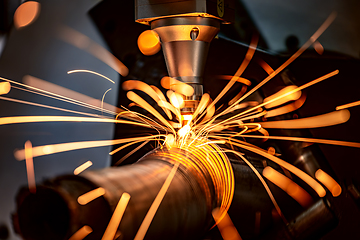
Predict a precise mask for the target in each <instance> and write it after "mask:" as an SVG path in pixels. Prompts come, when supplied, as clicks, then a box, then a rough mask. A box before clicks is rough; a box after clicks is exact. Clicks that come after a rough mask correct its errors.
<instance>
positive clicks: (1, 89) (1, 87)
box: [0, 82, 11, 95]
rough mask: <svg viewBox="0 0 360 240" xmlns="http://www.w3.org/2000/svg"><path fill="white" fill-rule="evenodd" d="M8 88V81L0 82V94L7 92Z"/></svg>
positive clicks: (9, 87)
mask: <svg viewBox="0 0 360 240" xmlns="http://www.w3.org/2000/svg"><path fill="white" fill-rule="evenodd" d="M10 89H11V85H10V83H9V82H1V83H0V95H2V94H7V93H9V92H10Z"/></svg>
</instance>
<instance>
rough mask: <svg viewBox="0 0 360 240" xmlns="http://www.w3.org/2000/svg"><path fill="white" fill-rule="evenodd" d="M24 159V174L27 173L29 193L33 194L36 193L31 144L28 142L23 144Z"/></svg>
mask: <svg viewBox="0 0 360 240" xmlns="http://www.w3.org/2000/svg"><path fill="white" fill-rule="evenodd" d="M25 159H26V172H27V178H28V185H29V190H30V192H31V193H35V192H36V183H35V171H34V161H33V153H32V144H31V142H30V141H26V143H25Z"/></svg>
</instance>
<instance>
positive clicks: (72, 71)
mask: <svg viewBox="0 0 360 240" xmlns="http://www.w3.org/2000/svg"><path fill="white" fill-rule="evenodd" d="M78 72H86V73H92V74H95V75H98V76H100V77H102V78H105V79H106V80H108V81H110V82H112V83H113V84H115V82H114V81H113V80H111V79H110V78H108V77H106V76H104V75H102V74H100V73H98V72H94V71H90V70H84V69H77V70H71V71H68V72H67V74H71V73H78Z"/></svg>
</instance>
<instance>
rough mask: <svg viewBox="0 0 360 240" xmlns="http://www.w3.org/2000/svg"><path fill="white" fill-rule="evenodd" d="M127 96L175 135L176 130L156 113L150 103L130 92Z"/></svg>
mask: <svg viewBox="0 0 360 240" xmlns="http://www.w3.org/2000/svg"><path fill="white" fill-rule="evenodd" d="M126 96H127V97H128V99H130V100H131V101H133V102H135V103H137V104H139V105H140V106H141V107H143V108H144V109H145V110H146V111H148V112H149V113H151V114H152V115H153V116H154V117H156V118H157V119H159V120H160V122H162V123H163V124H164V125H165V126H167V127H169V128H170V129H171V130H172V131H173V132H174V133H175V130H174V128H173V127H172V126H171V124H170V123H169V122H168V121H166V119H165V118H164V117H163V116H162V115H161V114H160V113H159V112H158V111H156V110H155V109H154V108H153V107H152V106H151V105H150V104H149V103H147V102H146V101H145V100H144V99H142V98H141V97H140V96H139V95H137V94H136V93H134V92H132V91H129V92H127V94H126Z"/></svg>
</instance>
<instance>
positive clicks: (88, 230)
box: [69, 225, 93, 240]
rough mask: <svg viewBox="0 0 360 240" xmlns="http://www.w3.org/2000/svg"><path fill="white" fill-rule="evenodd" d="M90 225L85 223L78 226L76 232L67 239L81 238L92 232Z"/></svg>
mask: <svg viewBox="0 0 360 240" xmlns="http://www.w3.org/2000/svg"><path fill="white" fill-rule="evenodd" d="M92 231H93V230H92V229H91V227H89V226H87V225H85V226H83V227H82V228H80V229H79V230H78V231H77V232H76V233H74V234H73V235H72V236H71V237H70V238H69V240H83V239H84V238H85V237H86V236H87V235H89V234H90V233H92Z"/></svg>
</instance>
